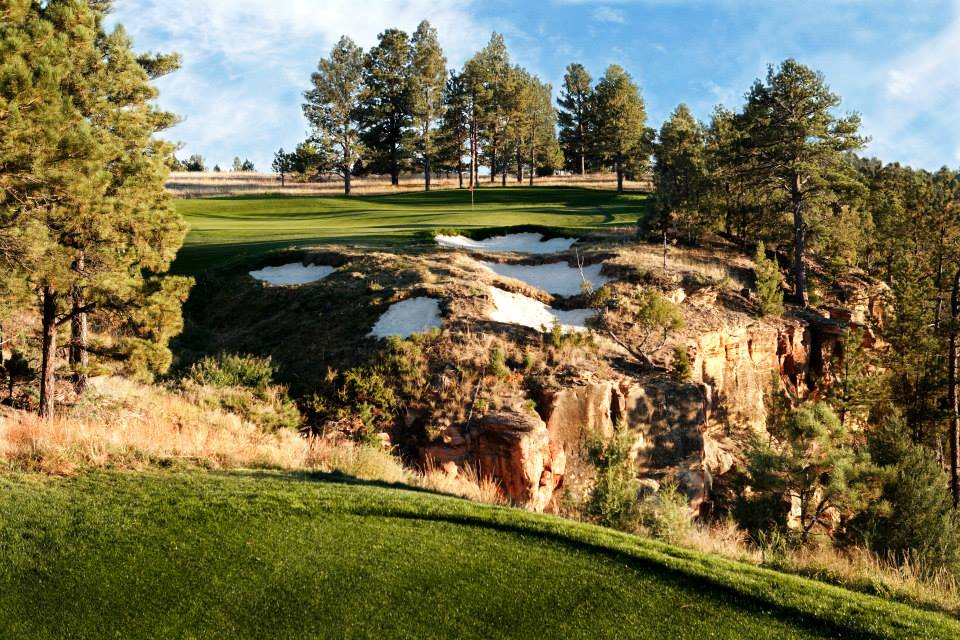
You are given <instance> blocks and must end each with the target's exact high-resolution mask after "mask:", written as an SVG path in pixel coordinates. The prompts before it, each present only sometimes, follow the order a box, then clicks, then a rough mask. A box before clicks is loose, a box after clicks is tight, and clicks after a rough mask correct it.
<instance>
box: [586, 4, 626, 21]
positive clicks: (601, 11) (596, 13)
mask: <svg viewBox="0 0 960 640" xmlns="http://www.w3.org/2000/svg"><path fill="white" fill-rule="evenodd" d="M590 15H591V17H592V18H593V19H594V20H595V21H596V22H605V23H611V24H623V23H624V22H626V17H625V16H624V15H623V11H620V10H619V9H614V8H613V7H608V6H600V7H597V8H596V9H594V10H593V13H592V14H590Z"/></svg>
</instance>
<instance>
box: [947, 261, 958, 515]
mask: <svg viewBox="0 0 960 640" xmlns="http://www.w3.org/2000/svg"><path fill="white" fill-rule="evenodd" d="M950 315H951V317H952V319H953V323H952V325H951V327H950V363H949V381H948V384H949V389H948V392H949V404H950V493H951V495H952V496H953V506H954V508H957V507H960V400H958V398H957V357H958V353H957V350H958V349H957V321H958V320H960V270H958V271H957V275H956V276H955V277H954V280H953V296H952V297H951V300H950Z"/></svg>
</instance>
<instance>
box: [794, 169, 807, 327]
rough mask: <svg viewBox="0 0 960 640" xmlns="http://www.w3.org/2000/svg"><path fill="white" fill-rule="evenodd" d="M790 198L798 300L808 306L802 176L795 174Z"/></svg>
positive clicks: (805, 226) (795, 292)
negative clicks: (801, 190)
mask: <svg viewBox="0 0 960 640" xmlns="http://www.w3.org/2000/svg"><path fill="white" fill-rule="evenodd" d="M790 198H791V200H792V202H793V278H794V295H795V297H796V299H797V300H796V302H797V304H799V305H800V306H801V307H803V308H806V307H807V305H808V304H809V301H808V298H807V265H806V263H804V261H803V257H804V255H805V254H806V251H807V225H806V224H805V223H804V221H803V194H802V193H801V192H800V176H799V174H795V175H794V176H793V181H792V183H791V185H790Z"/></svg>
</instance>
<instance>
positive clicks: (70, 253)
mask: <svg viewBox="0 0 960 640" xmlns="http://www.w3.org/2000/svg"><path fill="white" fill-rule="evenodd" d="M104 12H105V6H104V5H93V4H90V3H86V2H76V1H71V0H61V1H58V2H49V3H47V4H46V5H43V6H40V5H37V4H34V5H30V6H29V7H26V8H24V13H22V14H20V17H21V18H23V20H22V21H15V22H13V23H12V24H10V25H7V24H5V25H4V29H5V33H4V42H5V43H6V44H5V46H8V45H9V44H10V43H13V42H15V43H18V46H20V47H22V51H27V52H28V53H27V54H26V57H27V58H29V59H28V60H24V62H25V63H26V66H25V67H24V68H25V69H26V70H32V71H37V70H39V69H43V70H44V73H48V74H52V78H53V79H54V80H55V82H51V83H50V84H49V85H47V86H45V87H44V88H43V90H42V91H38V92H37V93H35V94H34V95H33V96H32V97H33V99H36V100H43V101H45V102H47V103H48V104H59V105H60V106H59V107H56V110H57V111H56V114H55V115H56V120H55V121H48V123H49V124H53V122H55V123H56V129H55V130H53V131H50V130H47V132H46V134H43V132H42V128H41V131H36V130H35V131H34V132H35V133H39V134H40V135H38V140H44V139H48V140H50V141H51V142H55V143H56V147H57V149H59V150H58V151H55V152H53V153H52V154H47V153H46V152H45V150H43V149H40V148H39V147H35V149H34V153H33V155H32V161H33V163H32V166H31V168H30V169H29V172H28V173H27V174H26V175H23V174H20V175H16V174H12V175H4V177H3V178H2V180H3V181H4V182H5V183H6V182H7V180H8V178H9V179H10V181H11V182H12V183H13V184H14V185H15V184H16V183H17V182H18V181H21V180H23V181H26V182H27V183H29V184H32V185H33V187H32V189H33V190H34V191H35V193H37V194H40V193H42V194H43V197H42V198H41V199H39V200H35V201H33V202H30V201H29V200H27V201H26V202H30V204H29V206H26V207H23V208H21V209H20V210H19V211H18V212H17V219H16V220H15V223H14V224H15V231H13V232H12V233H11V236H12V237H14V238H18V239H25V238H27V237H29V239H30V240H29V247H30V250H29V251H22V252H20V256H19V257H20V259H21V260H22V261H23V262H21V268H22V270H21V275H22V276H23V277H24V278H25V281H26V283H27V285H28V286H30V287H31V288H32V289H33V290H34V291H35V292H36V293H37V294H38V296H37V300H38V302H39V304H38V311H39V314H40V318H41V327H42V330H41V342H42V349H41V372H40V412H41V413H42V414H43V415H45V416H48V417H50V416H52V415H53V411H54V398H55V396H56V393H55V383H56V368H57V339H58V329H59V328H60V327H61V326H64V325H67V324H70V325H71V327H72V339H71V344H70V347H71V348H70V353H71V364H72V365H74V367H75V375H76V376H77V378H78V380H79V381H80V384H79V386H81V387H82V381H83V380H84V376H85V371H84V370H83V369H84V367H85V362H84V360H83V358H84V357H85V356H86V352H87V344H86V318H87V316H88V315H89V314H96V315H97V316H98V324H101V325H103V326H104V327H106V328H113V329H115V333H116V335H117V337H118V339H117V340H116V341H115V343H114V348H113V355H115V356H117V357H119V358H122V359H123V361H124V362H125V366H126V367H127V368H128V370H131V371H135V372H136V373H138V374H139V375H142V376H149V375H151V374H152V373H154V372H162V371H164V370H165V368H166V367H168V366H169V363H170V354H169V350H168V349H167V346H166V345H167V341H168V340H169V338H170V337H171V336H172V335H175V333H176V332H177V331H179V328H180V324H181V323H180V314H179V305H180V304H181V303H182V302H183V300H184V299H185V296H186V292H187V291H188V290H189V286H190V281H189V280H188V279H184V278H171V277H164V276H163V275H162V274H163V272H165V271H166V270H167V268H168V267H169V264H170V261H171V260H172V259H173V257H174V255H175V254H176V251H177V249H178V248H179V246H180V243H181V242H182V239H183V235H184V231H185V229H184V225H183V223H182V221H181V220H180V218H179V217H178V216H177V214H176V212H175V211H174V209H173V206H172V202H171V198H170V196H169V195H168V194H167V192H166V190H165V189H164V182H165V179H166V176H167V173H168V165H169V161H170V158H171V157H172V154H173V151H174V147H173V146H172V145H170V144H169V143H167V142H164V141H162V140H160V139H158V138H157V137H156V134H157V133H158V132H160V131H162V130H163V129H165V128H167V127H169V126H170V125H171V124H173V123H174V122H175V118H174V117H173V116H172V115H170V114H168V113H165V112H162V111H159V110H157V109H156V108H155V107H154V106H152V101H153V100H154V98H156V95H157V92H156V90H155V89H154V88H153V87H152V86H151V84H150V83H151V80H153V79H155V78H156V77H158V76H159V75H162V74H164V73H167V72H169V71H170V70H172V69H173V68H175V67H176V63H177V59H176V58H175V57H173V56H153V57H144V56H141V57H139V58H138V57H137V56H135V55H134V54H133V52H132V51H131V45H130V41H129V39H128V38H127V36H126V34H125V33H124V32H123V30H122V29H119V28H118V29H117V30H115V31H114V32H113V33H110V34H108V33H106V32H105V31H104V29H103V26H102V25H103V20H104V17H105V15H104ZM33 27H38V28H37V29H34V28H33ZM7 29H9V31H6V30H7ZM11 32H12V33H11ZM10 35H13V36H14V37H10V38H7V36H10ZM56 42H60V45H61V46H63V49H62V50H59V51H52V53H53V58H46V59H45V58H43V57H42V56H41V57H37V56H36V51H37V49H35V47H38V46H39V48H40V49H42V48H44V47H48V46H51V43H56ZM16 46H17V45H15V47H16ZM5 57H6V56H5ZM41 75H43V74H41ZM48 77H50V76H48ZM4 87H5V88H4V89H2V91H3V92H4V96H3V100H4V101H5V102H7V103H8V104H10V103H14V104H16V103H18V102H19V101H20V100H21V99H22V97H23V96H22V95H16V93H13V94H12V95H11V94H10V93H8V92H10V91H13V92H17V91H18V89H19V87H17V86H14V85H10V84H9V83H8V84H6V85H4ZM51 113H54V112H51ZM36 124H38V122H37V121H33V122H29V121H24V120H23V119H13V120H4V121H3V122H2V124H0V126H2V131H0V133H2V135H0V137H2V138H5V139H6V138H8V136H9V137H10V138H11V139H18V137H19V135H20V133H21V130H22V129H23V128H24V127H27V128H28V129H29V128H30V127H31V126H35V125H36ZM58 154H64V155H63V156H62V157H57V155H58ZM4 173H6V171H4ZM14 188H16V187H14ZM144 354H149V357H144Z"/></svg>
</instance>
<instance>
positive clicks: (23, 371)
mask: <svg viewBox="0 0 960 640" xmlns="http://www.w3.org/2000/svg"><path fill="white" fill-rule="evenodd" d="M36 375H37V372H36V371H34V369H33V367H31V366H30V361H29V360H27V357H26V356H25V355H23V353H21V352H20V351H17V350H14V351H13V352H12V353H11V354H10V358H9V359H8V360H7V361H6V362H4V363H2V365H0V381H2V382H3V383H4V385H3V386H4V387H5V388H6V390H7V397H8V398H9V399H10V400H13V389H14V387H15V386H16V385H18V384H23V383H24V382H27V381H29V380H32V379H33V378H34V377H36Z"/></svg>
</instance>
